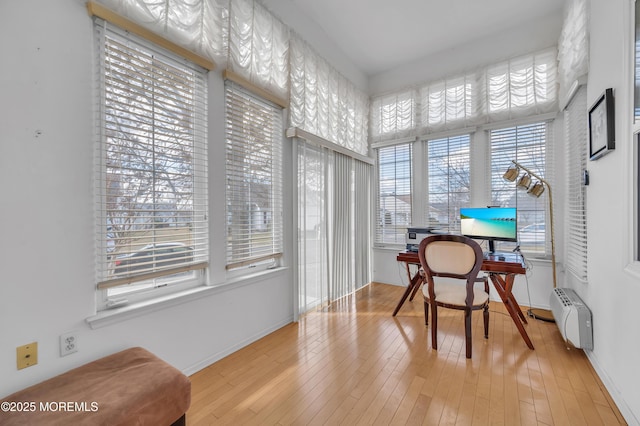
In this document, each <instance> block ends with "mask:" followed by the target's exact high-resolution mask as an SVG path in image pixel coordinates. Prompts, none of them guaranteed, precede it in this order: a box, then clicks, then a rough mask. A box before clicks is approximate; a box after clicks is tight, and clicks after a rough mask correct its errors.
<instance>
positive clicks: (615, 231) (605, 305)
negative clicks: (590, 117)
mask: <svg viewBox="0 0 640 426" xmlns="http://www.w3.org/2000/svg"><path fill="white" fill-rule="evenodd" d="M632 3H633V0H591V16H590V19H591V21H590V66H589V78H588V87H587V104H588V105H591V104H592V103H593V102H594V101H595V100H596V99H597V98H598V97H599V96H600V95H601V94H602V92H603V91H604V89H606V88H608V87H612V88H613V89H614V95H615V109H616V120H615V131H616V149H615V151H613V152H612V153H611V154H609V155H607V156H605V157H603V158H601V159H600V160H597V161H590V162H589V164H587V168H588V170H589V173H590V178H591V179H590V181H591V183H590V185H589V186H588V187H587V237H588V245H589V251H588V261H589V263H588V284H575V283H571V286H572V287H573V288H574V289H575V290H576V291H577V292H578V293H579V294H580V295H581V296H582V298H583V299H584V301H585V303H586V304H587V305H588V306H589V307H590V308H591V310H592V312H593V331H594V336H593V340H594V350H593V351H592V352H589V353H588V355H589V358H590V360H591V361H592V363H593V365H594V367H595V368H596V371H597V372H598V374H599V375H600V377H601V378H602V380H603V381H604V382H605V384H606V385H607V389H608V390H609V392H610V393H611V394H612V396H613V398H614V399H615V401H616V403H617V404H618V406H619V407H620V408H621V410H622V411H623V414H624V415H625V419H626V420H627V422H628V423H629V424H636V425H637V424H640V387H638V382H639V381H640V364H639V363H638V353H640V338H638V331H637V327H636V324H637V322H638V300H640V273H639V272H640V265H639V264H638V262H633V261H632V259H633V239H634V226H633V210H634V208H633V200H634V194H633V186H634V183H633V182H634V179H633V157H634V146H636V145H637V142H635V141H633V140H632V137H631V120H630V117H631V114H632V109H631V108H632V100H633V99H632V97H633V89H632V86H631V81H632V74H631V73H632V69H633V66H632V62H631V60H632V52H633V50H632V37H633V26H632V25H631V19H632V18H633V15H632V12H631V11H632V10H633V9H632V8H631V4H632ZM585 143H586V142H585ZM636 149H637V148H636ZM636 155H637V154H636Z"/></svg>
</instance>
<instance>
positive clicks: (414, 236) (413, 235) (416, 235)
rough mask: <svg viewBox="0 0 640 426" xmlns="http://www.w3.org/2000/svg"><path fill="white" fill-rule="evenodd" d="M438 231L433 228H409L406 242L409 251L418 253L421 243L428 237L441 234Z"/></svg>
mask: <svg viewBox="0 0 640 426" xmlns="http://www.w3.org/2000/svg"><path fill="white" fill-rule="evenodd" d="M439 233H442V232H438V230H437V229H436V228H434V227H432V226H430V227H423V228H418V227H416V228H407V235H406V242H407V251H413V252H417V251H418V247H419V246H420V241H422V240H423V239H425V238H426V237H428V236H429V235H433V234H439Z"/></svg>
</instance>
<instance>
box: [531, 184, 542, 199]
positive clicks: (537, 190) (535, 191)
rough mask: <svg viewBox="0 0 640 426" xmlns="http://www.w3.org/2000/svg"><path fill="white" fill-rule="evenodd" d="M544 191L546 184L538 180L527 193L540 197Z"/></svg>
mask: <svg viewBox="0 0 640 426" xmlns="http://www.w3.org/2000/svg"><path fill="white" fill-rule="evenodd" d="M543 192H544V185H543V184H542V182H536V183H535V184H534V185H533V186H532V187H531V188H530V189H529V190H528V191H527V194H529V195H531V196H533V197H536V198H538V197H540V196H541V195H542V193H543Z"/></svg>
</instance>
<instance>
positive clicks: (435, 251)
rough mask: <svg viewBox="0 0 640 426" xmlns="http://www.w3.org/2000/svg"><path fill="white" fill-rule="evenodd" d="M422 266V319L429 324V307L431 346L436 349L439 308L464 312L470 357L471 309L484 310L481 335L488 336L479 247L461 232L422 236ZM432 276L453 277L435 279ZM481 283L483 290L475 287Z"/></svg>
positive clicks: (486, 303) (487, 293) (481, 257)
mask: <svg viewBox="0 0 640 426" xmlns="http://www.w3.org/2000/svg"><path fill="white" fill-rule="evenodd" d="M418 256H419V258H420V265H421V267H422V274H423V281H424V283H425V284H426V285H424V286H422V293H423V295H424V321H425V325H427V326H428V325H429V307H431V347H433V349H435V350H437V349H438V307H442V308H449V309H459V310H463V311H464V329H465V339H466V356H467V358H471V312H472V311H475V310H480V309H482V310H483V313H482V316H483V317H484V337H485V339H486V338H488V337H489V282H488V280H487V278H486V277H484V278H478V273H479V272H480V268H481V267H482V261H483V254H482V249H481V248H480V246H479V245H478V243H476V242H475V241H473V240H472V239H471V238H468V237H464V236H461V235H433V236H430V237H427V238H425V239H424V240H422V242H421V243H420V247H419V249H418ZM434 278H454V279H456V280H461V281H464V283H465V285H464V286H462V285H460V283H459V282H455V281H454V282H451V281H453V280H437V282H436V280H434ZM476 282H484V289H479V288H476V287H475V285H474V284H475V283H476Z"/></svg>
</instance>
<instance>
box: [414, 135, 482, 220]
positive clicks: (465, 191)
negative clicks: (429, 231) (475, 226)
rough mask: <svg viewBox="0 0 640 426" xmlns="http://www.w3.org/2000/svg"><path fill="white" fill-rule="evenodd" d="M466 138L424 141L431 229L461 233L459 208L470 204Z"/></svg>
mask: <svg viewBox="0 0 640 426" xmlns="http://www.w3.org/2000/svg"><path fill="white" fill-rule="evenodd" d="M469 140H470V137H469V135H462V136H455V137H448V138H442V139H433V140H430V141H427V142H426V144H427V149H426V153H427V154H426V155H427V159H426V161H425V163H426V164H427V165H428V178H427V179H428V188H429V190H428V193H427V200H428V211H427V216H428V217H427V221H426V223H428V224H429V225H430V226H436V227H438V228H442V229H448V230H449V231H450V232H460V207H465V206H468V205H469V195H470V179H471V175H470V170H469V165H470V162H471V158H470V156H469Z"/></svg>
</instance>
